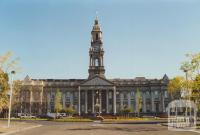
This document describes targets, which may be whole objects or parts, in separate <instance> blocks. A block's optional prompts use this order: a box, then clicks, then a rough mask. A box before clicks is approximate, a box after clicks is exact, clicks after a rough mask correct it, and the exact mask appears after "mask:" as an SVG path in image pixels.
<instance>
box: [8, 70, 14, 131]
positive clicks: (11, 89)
mask: <svg viewBox="0 0 200 135" xmlns="http://www.w3.org/2000/svg"><path fill="white" fill-rule="evenodd" d="M14 74H15V71H11V85H10V102H9V111H8V128H9V127H10V114H11V105H12V92H13V75H14Z"/></svg>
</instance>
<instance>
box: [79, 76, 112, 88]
mask: <svg viewBox="0 0 200 135" xmlns="http://www.w3.org/2000/svg"><path fill="white" fill-rule="evenodd" d="M82 85H83V86H102V85H104V86H113V83H112V82H110V81H108V80H106V79H105V78H102V77H99V76H95V77H93V78H91V79H88V80H87V81H85V82H84V83H83V84H82Z"/></svg>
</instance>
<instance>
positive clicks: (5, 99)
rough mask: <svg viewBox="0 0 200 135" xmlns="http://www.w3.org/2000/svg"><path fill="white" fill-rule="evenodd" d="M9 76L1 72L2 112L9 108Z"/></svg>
mask: <svg viewBox="0 0 200 135" xmlns="http://www.w3.org/2000/svg"><path fill="white" fill-rule="evenodd" d="M8 80H9V79H8V74H7V73H4V72H3V71H2V70H0V112H1V111H2V110H3V109H7V108H8V90H9V88H10V87H9V83H8Z"/></svg>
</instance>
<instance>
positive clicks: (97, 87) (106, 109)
mask: <svg viewBox="0 0 200 135" xmlns="http://www.w3.org/2000/svg"><path fill="white" fill-rule="evenodd" d="M78 93H79V94H78V95H79V102H78V114H79V115H81V114H82V113H84V114H95V113H97V111H96V109H95V105H96V104H97V100H99V104H100V107H99V112H100V113H103V114H106V113H107V114H116V87H115V86H114V84H113V83H112V82H110V81H108V80H106V79H105V78H102V77H99V76H94V77H93V78H90V79H88V80H87V81H85V82H84V83H83V84H81V85H80V86H78Z"/></svg>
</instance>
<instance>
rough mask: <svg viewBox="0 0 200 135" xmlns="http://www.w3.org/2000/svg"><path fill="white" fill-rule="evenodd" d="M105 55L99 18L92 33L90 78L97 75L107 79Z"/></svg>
mask: <svg viewBox="0 0 200 135" xmlns="http://www.w3.org/2000/svg"><path fill="white" fill-rule="evenodd" d="M103 55H104V50H103V41H102V31H101V29H100V26H99V22H98V18H96V19H95V22H94V26H93V28H92V31H91V47H90V50H89V56H90V65H89V70H88V72H89V78H91V77H93V76H95V75H98V76H100V77H103V78H105V75H104V74H105V69H104V61H103Z"/></svg>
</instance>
